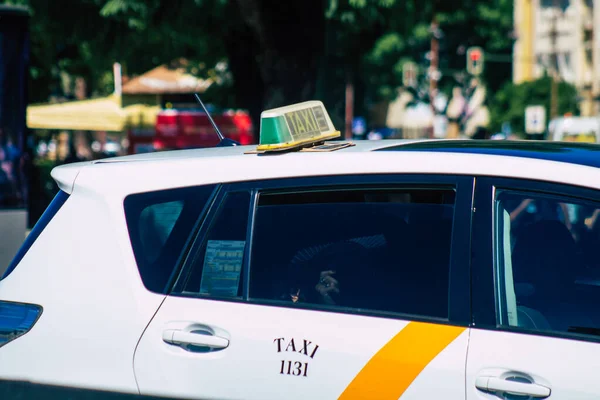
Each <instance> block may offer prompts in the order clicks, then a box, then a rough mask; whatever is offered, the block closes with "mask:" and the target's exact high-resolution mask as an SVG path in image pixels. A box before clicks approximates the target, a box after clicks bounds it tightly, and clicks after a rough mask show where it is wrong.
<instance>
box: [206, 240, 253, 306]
mask: <svg viewBox="0 0 600 400" xmlns="http://www.w3.org/2000/svg"><path fill="white" fill-rule="evenodd" d="M245 245H246V242H245V241H243V240H241V241H236V240H209V241H208V243H207V246H206V255H205V256H204V268H202V280H201V282H200V294H208V295H213V296H228V297H235V296H237V293H238V287H239V282H240V275H241V271H242V261H243V259H244V246H245Z"/></svg>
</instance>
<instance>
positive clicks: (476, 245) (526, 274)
mask: <svg viewBox="0 0 600 400" xmlns="http://www.w3.org/2000/svg"><path fill="white" fill-rule="evenodd" d="M599 198H600V193H598V191H594V190H589V189H583V188H576V187H570V186H566V185H556V184H549V183H541V182H533V181H525V180H506V179H491V178H490V179H480V178H477V188H476V200H475V204H476V213H475V217H474V238H475V240H474V242H473V253H474V259H473V267H474V270H473V271H474V275H473V285H474V286H473V311H474V329H472V330H471V337H470V340H469V356H468V361H467V399H469V400H476V399H477V400H480V399H490V400H493V399H536V398H549V399H580V400H584V399H598V398H600V380H598V377H597V376H598V374H597V371H598V370H600V312H598V307H599V306H600V273H599V272H600V263H599V261H598V260H599V257H598V255H599V253H598V252H599V251H600V246H599V240H600V234H599V233H600V229H599V228H600V221H598V222H597V221H596V220H597V219H598V215H599V213H600V202H598V199H599Z"/></svg>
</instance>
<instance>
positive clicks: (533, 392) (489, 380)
mask: <svg viewBox="0 0 600 400" xmlns="http://www.w3.org/2000/svg"><path fill="white" fill-rule="evenodd" d="M475 387H476V388H477V389H479V390H484V391H488V392H502V393H507V394H513V395H519V396H529V397H535V398H539V399H543V398H546V397H548V396H550V388H547V387H546V386H542V385H538V384H536V383H525V382H516V381H509V380H506V379H502V378H497V377H494V376H480V377H478V378H477V379H476V380H475Z"/></svg>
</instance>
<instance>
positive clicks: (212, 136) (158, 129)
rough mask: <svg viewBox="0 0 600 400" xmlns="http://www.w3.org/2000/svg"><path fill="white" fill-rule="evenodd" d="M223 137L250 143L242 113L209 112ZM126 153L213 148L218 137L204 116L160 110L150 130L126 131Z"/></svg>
mask: <svg viewBox="0 0 600 400" xmlns="http://www.w3.org/2000/svg"><path fill="white" fill-rule="evenodd" d="M211 116H212V118H213V120H214V121H215V123H216V124H217V126H218V127H219V129H220V130H221V133H223V136H225V137H226V138H229V139H231V140H235V141H236V142H239V143H240V144H243V145H244V144H253V143H254V137H253V135H252V121H251V119H250V115H249V114H248V113H247V112H245V111H225V112H222V113H211ZM128 138H129V150H128V153H129V154H137V153H148V152H152V151H161V150H176V149H190V148H201V147H214V146H215V145H217V144H218V143H219V137H218V135H217V133H216V132H215V130H214V128H213V126H212V125H211V123H210V121H209V119H208V117H207V116H206V113H204V112H203V111H197V110H176V109H171V110H163V111H161V112H159V114H158V115H157V118H156V126H155V129H154V131H140V130H130V131H129V134H128Z"/></svg>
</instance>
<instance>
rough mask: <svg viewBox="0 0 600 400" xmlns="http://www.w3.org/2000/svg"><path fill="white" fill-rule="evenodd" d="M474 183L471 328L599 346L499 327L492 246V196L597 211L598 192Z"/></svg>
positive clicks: (564, 335)
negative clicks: (544, 199)
mask: <svg viewBox="0 0 600 400" xmlns="http://www.w3.org/2000/svg"><path fill="white" fill-rule="evenodd" d="M476 179H477V182H476V185H475V203H474V204H475V207H476V210H477V212H476V213H474V219H473V229H474V231H473V243H472V246H473V249H474V251H473V260H472V265H473V269H472V283H471V287H472V291H473V299H472V300H473V327H475V328H478V329H483V330H489V331H497V332H506V333H513V334H526V335H535V336H541V337H547V338H556V339H571V340H577V341H583V342H591V343H600V336H599V337H595V336H592V335H585V334H578V333H569V332H559V331H539V330H534V329H527V328H521V327H514V326H506V325H501V323H500V315H498V309H499V308H498V307H499V301H500V294H499V293H498V291H497V282H498V276H497V273H498V266H497V265H496V260H497V257H496V251H497V249H496V246H495V244H496V243H495V241H496V228H497V226H496V214H495V211H496V196H497V194H498V192H499V191H510V192H515V193H518V194H525V195H526V194H532V195H540V196H549V197H553V198H556V199H565V200H568V199H572V200H574V201H581V202H586V203H593V204H597V205H598V208H600V201H599V200H598V198H599V196H598V195H599V194H600V190H598V189H592V188H587V187H582V186H576V185H572V184H567V183H555V182H546V181H539V180H531V179H525V178H501V177H491V176H485V177H477V178H476ZM567 202H568V201H567ZM478 282H479V283H478ZM490 310H492V312H490ZM492 317H493V318H492Z"/></svg>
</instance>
